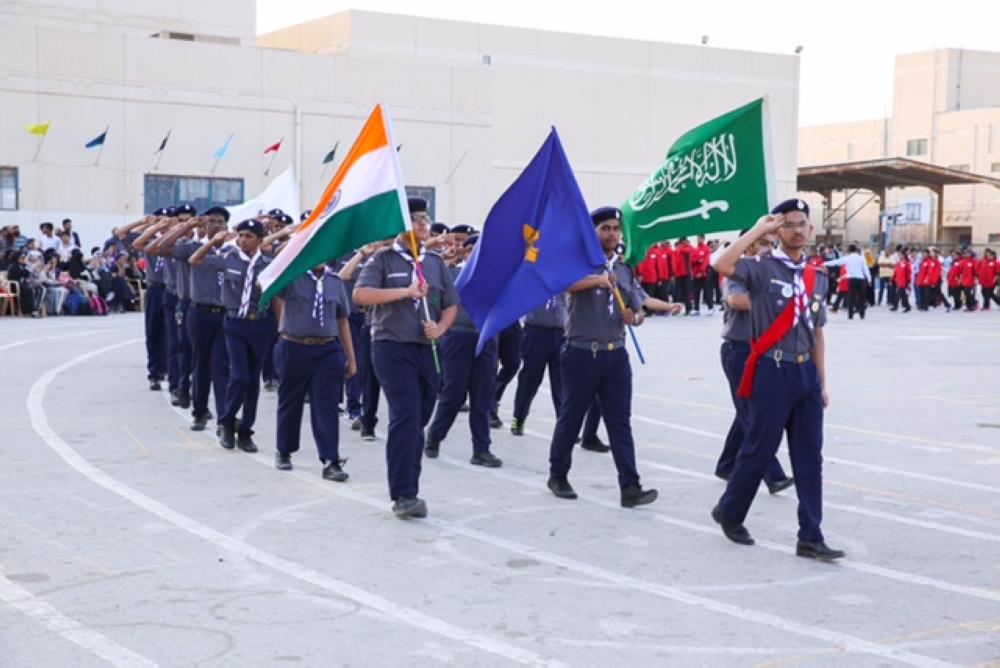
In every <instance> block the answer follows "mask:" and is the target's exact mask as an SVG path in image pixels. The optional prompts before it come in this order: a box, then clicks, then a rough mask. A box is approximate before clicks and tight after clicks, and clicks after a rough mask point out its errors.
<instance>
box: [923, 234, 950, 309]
mask: <svg viewBox="0 0 1000 668" xmlns="http://www.w3.org/2000/svg"><path fill="white" fill-rule="evenodd" d="M929 250H930V258H931V264H930V267H929V269H928V270H927V290H928V292H927V294H926V296H925V299H924V304H929V305H930V306H933V307H934V308H937V307H938V306H940V305H941V304H942V303H943V304H944V307H945V308H946V309H947V310H949V311H950V310H951V304H950V303H948V299H947V298H946V297H945V295H944V293H943V292H942V291H941V279H942V278H944V265H943V264H942V263H941V254H940V253H939V252H938V249H937V248H931V249H929Z"/></svg>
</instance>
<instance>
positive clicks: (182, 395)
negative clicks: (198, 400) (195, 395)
mask: <svg viewBox="0 0 1000 668" xmlns="http://www.w3.org/2000/svg"><path fill="white" fill-rule="evenodd" d="M177 405H178V406H180V407H181V408H184V409H187V408H191V392H189V391H188V390H178V391H177Z"/></svg>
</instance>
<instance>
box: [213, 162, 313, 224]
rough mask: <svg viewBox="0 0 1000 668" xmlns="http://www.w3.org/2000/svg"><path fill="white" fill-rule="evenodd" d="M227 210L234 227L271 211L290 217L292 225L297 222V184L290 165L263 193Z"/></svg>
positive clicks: (298, 210) (298, 211)
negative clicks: (281, 212) (274, 210)
mask: <svg viewBox="0 0 1000 668" xmlns="http://www.w3.org/2000/svg"><path fill="white" fill-rule="evenodd" d="M226 208H227V209H229V215H230V218H229V223H230V226H232V227H235V226H236V225H237V224H239V222H240V221H243V220H246V219H247V218H254V217H256V216H259V215H260V214H262V213H267V212H268V211H270V210H271V209H281V210H282V211H284V212H285V213H287V214H288V215H289V216H291V217H292V222H293V223H296V224H297V223H298V222H299V213H300V211H301V210H300V209H299V184H298V183H297V182H296V181H295V174H294V172H292V167H291V165H289V166H288V168H287V169H286V170H285V171H283V172H282V173H281V174H279V175H278V176H277V177H275V179H274V180H273V181H271V183H270V184H269V185H268V186H267V188H264V192H262V193H261V194H259V195H257V196H256V197H254V198H253V199H252V200H249V201H246V202H244V203H243V204H236V205H234V206H230V207H226Z"/></svg>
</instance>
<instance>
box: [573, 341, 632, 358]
mask: <svg viewBox="0 0 1000 668" xmlns="http://www.w3.org/2000/svg"><path fill="white" fill-rule="evenodd" d="M566 345H568V346H569V347H570V348H579V349H580V350H589V351H590V352H592V353H594V354H595V355H596V354H597V353H599V352H600V353H607V352H611V351H613V350H618V349H619V348H624V347H625V340H624V339H620V340H618V341H572V340H571V341H569V342H568V343H567V344H566Z"/></svg>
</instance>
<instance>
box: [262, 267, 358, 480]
mask: <svg viewBox="0 0 1000 668" xmlns="http://www.w3.org/2000/svg"><path fill="white" fill-rule="evenodd" d="M274 309H275V311H276V312H277V313H278V331H279V338H278V343H277V345H276V346H275V348H274V363H275V367H276V369H277V372H278V376H279V377H280V378H281V384H280V385H278V425H277V427H278V432H277V453H276V454H275V466H276V467H277V468H278V469H279V470H281V471H290V470H291V468H292V453H293V452H297V451H298V449H299V433H300V431H301V429H302V411H303V409H304V407H305V399H306V392H307V391H308V392H309V400H310V406H309V416H310V419H311V421H312V432H313V440H315V441H316V449H317V450H318V451H319V459H320V461H321V462H322V463H323V477H324V478H325V479H327V480H334V481H336V482H344V481H345V480H347V473H345V472H344V470H343V469H342V468H341V466H342V465H343V463H344V460H342V459H341V458H340V449H339V444H340V427H339V422H338V420H337V405H338V404H339V403H340V396H341V393H342V392H343V385H344V379H345V378H351V377H352V376H354V374H355V373H356V372H357V366H356V364H355V362H354V345H353V343H352V342H351V330H350V326H349V325H348V322H347V317H348V315H349V314H350V304H348V302H347V293H346V292H345V291H344V283H343V281H341V280H340V277H339V276H337V274H336V273H334V272H333V271H332V270H330V269H327V267H326V266H325V265H320V266H318V267H315V268H314V269H312V270H311V271H309V272H307V273H306V274H304V275H302V276H299V277H298V278H297V279H295V280H294V281H292V282H291V283H289V284H288V285H287V286H285V288H284V289H283V290H282V291H281V292H280V293H279V294H278V295H276V296H275V298H274Z"/></svg>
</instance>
